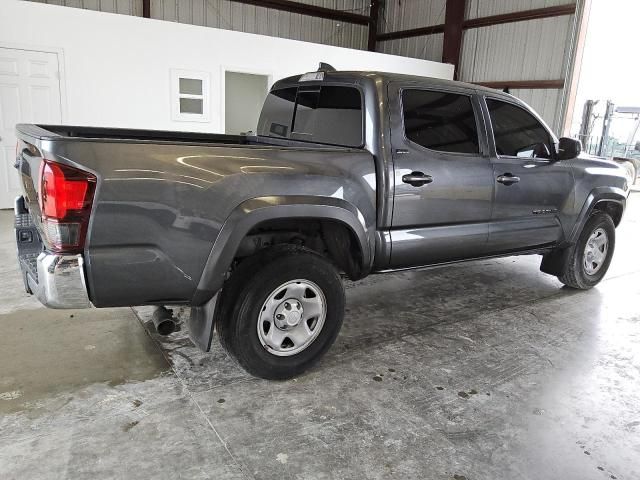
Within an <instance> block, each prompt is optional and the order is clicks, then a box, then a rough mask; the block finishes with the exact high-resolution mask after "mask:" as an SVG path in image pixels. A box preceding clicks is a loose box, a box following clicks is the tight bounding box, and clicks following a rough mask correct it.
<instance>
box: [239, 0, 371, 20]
mask: <svg viewBox="0 0 640 480" xmlns="http://www.w3.org/2000/svg"><path fill="white" fill-rule="evenodd" d="M231 1H232V2H236V3H246V4H248V5H255V6H256V7H264V8H271V9H273V10H281V11H283V12H291V13H298V14H300V15H308V16H310V17H317V18H326V19H329V20H336V21H338V22H345V23H356V24H358V25H369V24H370V19H369V16H367V15H360V14H358V13H352V12H344V11H342V10H333V9H331V8H325V7H317V6H315V5H307V4H305V3H298V2H292V1H290V0H231Z"/></svg>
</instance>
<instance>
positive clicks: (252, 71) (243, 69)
mask: <svg viewBox="0 0 640 480" xmlns="http://www.w3.org/2000/svg"><path fill="white" fill-rule="evenodd" d="M227 72H232V73H243V74H245V75H260V76H262V77H267V95H269V92H270V91H271V87H272V86H273V84H274V81H273V78H274V76H275V74H274V72H273V70H268V69H266V68H253V67H247V66H246V65H245V66H239V65H232V64H223V65H220V73H219V75H220V105H219V111H220V133H224V132H225V131H226V128H227V125H226V115H227V108H226V105H225V101H226V98H227V97H226V95H227V93H226V92H227V90H226V87H227V86H226V73H227Z"/></svg>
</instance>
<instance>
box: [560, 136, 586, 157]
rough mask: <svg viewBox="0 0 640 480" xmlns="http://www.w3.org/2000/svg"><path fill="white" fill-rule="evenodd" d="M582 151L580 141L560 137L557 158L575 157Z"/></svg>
mask: <svg viewBox="0 0 640 480" xmlns="http://www.w3.org/2000/svg"><path fill="white" fill-rule="evenodd" d="M580 152H582V143H580V140H576V139H575V138H568V137H562V138H561V139H560V142H559V143H558V160H569V159H571V158H576V157H577V156H578V155H580Z"/></svg>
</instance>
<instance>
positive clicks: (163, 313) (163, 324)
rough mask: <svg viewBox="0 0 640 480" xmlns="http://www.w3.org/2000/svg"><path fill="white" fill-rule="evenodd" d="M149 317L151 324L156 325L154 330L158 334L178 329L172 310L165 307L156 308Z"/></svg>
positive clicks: (170, 332)
mask: <svg viewBox="0 0 640 480" xmlns="http://www.w3.org/2000/svg"><path fill="white" fill-rule="evenodd" d="M151 319H152V320H153V325H154V326H155V327H156V332H158V334H159V335H162V336H166V335H170V334H172V333H173V332H175V331H176V330H178V326H177V325H176V321H175V320H174V318H173V311H171V310H169V309H167V308H165V307H158V308H156V310H155V312H153V316H152V317H151Z"/></svg>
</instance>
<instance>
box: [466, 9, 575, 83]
mask: <svg viewBox="0 0 640 480" xmlns="http://www.w3.org/2000/svg"><path fill="white" fill-rule="evenodd" d="M572 24H573V15H565V16H562V17H555V18H545V19H541V20H531V21H527V22H516V23H507V24H502V25H493V26H491V27H484V28H474V29H470V30H466V31H465V34H464V38H463V46H462V58H461V65H460V78H461V79H462V80H465V81H475V82H482V81H492V80H554V79H560V78H564V72H565V70H566V65H565V63H566V62H565V57H566V51H567V50H568V48H567V46H568V45H569V44H570V41H571V27H572Z"/></svg>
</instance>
